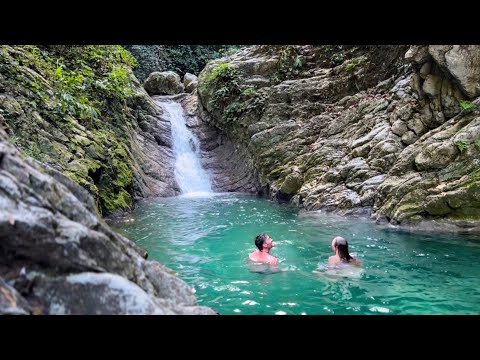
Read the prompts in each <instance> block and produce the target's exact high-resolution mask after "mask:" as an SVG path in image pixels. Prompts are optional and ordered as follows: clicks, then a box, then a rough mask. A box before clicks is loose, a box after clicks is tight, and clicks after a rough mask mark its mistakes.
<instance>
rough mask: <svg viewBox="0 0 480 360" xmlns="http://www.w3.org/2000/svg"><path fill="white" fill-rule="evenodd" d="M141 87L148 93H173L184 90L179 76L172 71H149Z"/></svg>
mask: <svg viewBox="0 0 480 360" xmlns="http://www.w3.org/2000/svg"><path fill="white" fill-rule="evenodd" d="M143 87H144V88H145V90H146V91H147V92H148V93H149V94H150V95H175V94H180V93H182V92H184V90H185V88H184V86H183V84H182V83H181V82H180V76H179V75H178V74H177V73H175V72H173V71H164V72H157V71H156V72H153V73H151V74H150V75H149V76H148V78H147V80H145V83H144V84H143Z"/></svg>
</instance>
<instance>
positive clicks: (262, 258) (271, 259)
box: [248, 234, 278, 265]
mask: <svg viewBox="0 0 480 360" xmlns="http://www.w3.org/2000/svg"><path fill="white" fill-rule="evenodd" d="M255 245H256V246H257V248H258V250H256V251H254V252H252V253H251V254H250V255H249V256H248V258H249V259H250V260H252V261H255V262H262V263H267V264H272V265H277V264H278V259H277V258H276V257H275V256H273V255H270V249H271V248H273V247H274V246H275V244H274V243H273V241H272V239H271V238H270V236H268V235H267V234H259V235H257V236H256V237H255Z"/></svg>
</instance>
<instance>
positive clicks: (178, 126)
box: [160, 101, 213, 194]
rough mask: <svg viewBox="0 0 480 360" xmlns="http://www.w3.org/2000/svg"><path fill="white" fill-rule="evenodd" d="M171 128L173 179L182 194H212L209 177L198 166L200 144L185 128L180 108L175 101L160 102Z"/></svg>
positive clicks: (199, 165) (182, 112)
mask: <svg viewBox="0 0 480 360" xmlns="http://www.w3.org/2000/svg"><path fill="white" fill-rule="evenodd" d="M160 105H161V106H162V107H163V109H165V112H166V115H167V116H168V118H169V120H170V123H171V127H172V142H173V152H174V155H175V179H176V180H177V182H178V185H179V186H180V191H181V192H182V194H192V193H212V192H213V191H212V183H211V180H210V176H209V175H208V173H207V172H206V171H205V169H204V168H203V167H202V165H201V164H200V144H199V141H198V139H197V137H196V136H195V135H194V134H193V133H192V132H191V131H190V129H188V128H187V125H186V124H185V116H184V111H183V108H182V106H181V105H180V104H179V103H177V102H175V101H168V102H167V101H162V102H160Z"/></svg>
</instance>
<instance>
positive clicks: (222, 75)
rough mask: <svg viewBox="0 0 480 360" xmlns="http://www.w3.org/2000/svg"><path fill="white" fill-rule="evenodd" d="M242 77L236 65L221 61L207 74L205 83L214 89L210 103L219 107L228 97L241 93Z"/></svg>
mask: <svg viewBox="0 0 480 360" xmlns="http://www.w3.org/2000/svg"><path fill="white" fill-rule="evenodd" d="M242 82H243V78H242V76H241V75H240V72H239V70H238V68H237V67H236V66H233V65H231V64H227V63H221V64H219V65H218V66H217V67H215V68H214V69H213V71H212V72H211V73H210V74H209V75H208V77H207V80H206V85H207V86H208V87H211V88H212V89H214V94H213V96H212V99H211V100H210V103H211V104H212V105H213V106H214V107H216V108H220V107H221V106H222V105H223V104H225V103H226V102H227V101H228V100H229V99H230V98H232V97H234V96H236V95H238V94H240V93H241V84H242Z"/></svg>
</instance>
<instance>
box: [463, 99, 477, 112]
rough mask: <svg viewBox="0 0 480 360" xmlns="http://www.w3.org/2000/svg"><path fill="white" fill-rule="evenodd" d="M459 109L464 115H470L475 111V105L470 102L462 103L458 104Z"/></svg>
mask: <svg viewBox="0 0 480 360" xmlns="http://www.w3.org/2000/svg"><path fill="white" fill-rule="evenodd" d="M460 107H461V108H462V111H463V112H464V113H465V114H468V113H471V112H473V111H475V110H476V109H477V105H476V104H474V103H472V102H471V101H466V100H465V101H462V102H460Z"/></svg>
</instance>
